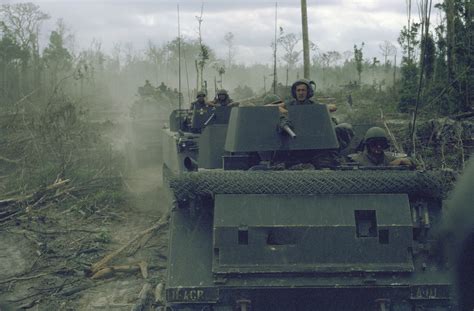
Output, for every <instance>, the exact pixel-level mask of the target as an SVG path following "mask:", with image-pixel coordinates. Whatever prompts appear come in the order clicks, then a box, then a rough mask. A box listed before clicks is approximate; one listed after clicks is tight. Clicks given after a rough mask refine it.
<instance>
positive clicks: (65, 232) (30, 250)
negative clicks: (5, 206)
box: [0, 160, 170, 311]
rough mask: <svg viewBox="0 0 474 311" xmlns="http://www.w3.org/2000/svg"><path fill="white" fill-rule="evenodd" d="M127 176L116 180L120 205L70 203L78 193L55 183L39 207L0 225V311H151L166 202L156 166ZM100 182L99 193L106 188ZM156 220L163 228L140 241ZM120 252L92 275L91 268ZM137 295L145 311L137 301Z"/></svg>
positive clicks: (163, 252) (161, 267) (162, 252)
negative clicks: (101, 188)
mask: <svg viewBox="0 0 474 311" xmlns="http://www.w3.org/2000/svg"><path fill="white" fill-rule="evenodd" d="M134 165H136V163H135V164H134ZM128 171H129V172H128V173H124V174H123V175H122V176H121V177H120V183H121V184H122V188H123V190H122V193H120V194H118V197H119V198H115V196H116V194H111V193H107V190H104V191H103V192H104V193H101V192H100V191H98V193H93V196H95V198H96V197H97V196H100V195H103V196H110V197H111V198H109V197H107V200H102V201H103V202H105V203H103V204H100V205H97V204H95V203H93V202H95V201H93V200H91V199H90V198H89V196H92V194H91V195H89V194H87V195H84V196H83V197H76V196H75V195H73V194H72V193H74V192H73V190H74V191H76V190H77V189H76V188H75V187H73V186H71V187H70V188H64V187H67V186H64V187H63V186H62V184H61V181H60V182H59V183H58V185H59V186H61V188H60V187H59V186H58V189H53V190H52V191H50V190H48V191H49V192H47V193H48V195H46V194H45V195H44V196H43V197H42V198H41V199H43V198H44V197H46V199H45V200H43V201H41V199H40V200H39V201H38V202H40V203H39V204H38V205H36V203H35V204H34V206H26V207H25V211H23V212H22V214H21V216H19V217H11V218H9V219H8V220H7V221H4V222H0V311H4V310H153V309H154V308H155V307H153V306H151V305H152V304H153V302H154V300H155V295H154V293H155V290H156V288H157V285H159V284H160V282H162V281H163V279H164V274H165V266H166V258H167V257H166V256H167V238H168V237H167V224H166V221H163V219H165V218H162V216H163V215H164V214H166V213H165V212H166V211H167V210H168V208H169V205H170V200H169V198H167V196H166V194H165V192H164V191H163V189H162V176H161V163H159V160H157V161H155V163H151V165H148V166H143V165H138V166H137V167H134V168H132V169H129V170H128ZM101 182H102V183H103V184H102V185H103V186H106V185H107V182H108V181H107V180H102V181H101ZM86 186H90V185H86ZM90 187H91V186H90ZM100 187H101V185H98V186H97V189H100ZM60 189H64V190H60ZM68 189H72V190H71V191H67V190H68ZM49 199H51V200H49ZM87 200H90V201H91V202H92V203H90V204H89V203H88V202H89V201H87ZM102 201H101V202H102ZM64 202H66V203H67V204H65V203H64ZM75 202H77V204H76V203H75ZM1 204H2V203H1V202H0V207H1ZM94 204H95V205H94ZM0 211H1V209H0ZM160 219H161V221H162V222H164V225H163V226H160V228H159V229H156V228H155V230H149V231H150V232H149V233H147V234H144V231H146V230H147V229H149V228H152V227H156V225H157V224H158V223H159V221H160ZM126 245H128V246H127V247H124V246H126ZM120 248H123V250H122V251H120V252H119V253H118V254H116V255H115V256H114V257H113V258H112V259H111V260H110V261H108V262H106V263H105V264H104V265H102V266H100V267H99V268H98V269H97V270H96V271H93V268H92V267H93V265H94V264H95V263H97V262H99V261H100V260H101V259H103V258H104V257H105V256H106V255H108V254H111V253H112V252H114V251H116V250H119V249H120ZM97 272H99V273H97ZM144 288H146V289H148V290H147V291H146V293H147V295H145V296H146V298H147V299H145V300H147V303H146V305H147V307H146V308H145V309H144V308H142V307H143V305H144V302H145V301H144V300H143V299H141V298H143V295H142V296H140V297H139V295H140V292H141V291H142V289H144ZM142 294H143V293H142Z"/></svg>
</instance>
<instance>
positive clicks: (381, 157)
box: [349, 127, 413, 166]
mask: <svg viewBox="0 0 474 311" xmlns="http://www.w3.org/2000/svg"><path fill="white" fill-rule="evenodd" d="M363 144H364V151H362V152H359V153H357V154H352V155H349V157H350V158H351V159H352V160H353V161H354V162H357V163H358V164H360V165H362V166H397V165H409V166H411V165H413V163H412V162H411V161H410V160H409V159H408V158H395V157H394V156H391V155H389V154H387V153H386V152H385V150H387V149H388V147H389V143H388V139H387V135H386V134H385V131H384V130H383V129H382V128H380V127H371V128H370V129H369V130H368V131H367V132H366V133H365V136H364V142H363Z"/></svg>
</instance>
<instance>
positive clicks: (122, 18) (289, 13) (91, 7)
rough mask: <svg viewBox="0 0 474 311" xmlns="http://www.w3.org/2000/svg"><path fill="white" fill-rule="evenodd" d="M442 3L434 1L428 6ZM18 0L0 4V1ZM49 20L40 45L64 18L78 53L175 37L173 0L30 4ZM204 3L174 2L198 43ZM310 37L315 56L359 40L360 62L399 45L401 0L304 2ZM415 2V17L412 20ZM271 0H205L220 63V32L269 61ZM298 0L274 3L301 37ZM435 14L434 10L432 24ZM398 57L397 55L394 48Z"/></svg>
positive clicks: (208, 33)
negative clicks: (97, 45)
mask: <svg viewBox="0 0 474 311" xmlns="http://www.w3.org/2000/svg"><path fill="white" fill-rule="evenodd" d="M439 1H440V0H435V1H434V3H437V2H439ZM15 2H18V1H9V0H0V3H15ZM32 2H34V3H36V4H38V5H39V6H40V8H41V10H42V11H44V12H46V13H48V14H49V15H50V16H51V20H50V21H48V22H47V23H46V24H45V25H44V31H43V35H44V38H43V40H47V37H48V33H49V32H50V31H51V30H52V29H53V28H54V24H55V21H56V20H57V19H58V18H62V19H63V20H64V22H65V23H66V25H68V27H69V28H70V29H71V31H72V32H73V33H74V34H75V38H76V45H77V48H87V47H88V46H90V43H91V41H92V40H93V39H96V40H99V41H100V42H101V43H102V48H103V50H104V51H105V52H110V51H111V50H112V47H113V44H114V43H118V42H120V43H129V42H131V43H132V44H133V47H134V49H135V50H143V49H144V48H145V46H146V44H147V42H148V40H152V41H153V42H155V43H157V44H158V45H161V44H162V43H164V42H166V41H169V40H172V39H173V38H175V37H176V36H177V32H178V30H177V20H178V19H177V4H178V2H177V1H173V0H171V1H159V0H142V1H125V0H61V1H60V0H33V1H32ZM201 4H202V1H197V0H183V1H179V7H180V21H181V23H180V24H181V34H182V36H184V37H185V38H197V26H198V23H197V21H196V16H198V15H199V14H200V10H201ZM307 4H308V23H309V37H310V40H311V41H312V42H314V43H316V45H317V46H318V47H319V49H320V50H321V51H330V50H336V51H339V52H341V53H342V52H344V51H347V50H350V51H352V50H353V46H354V44H357V45H360V43H361V42H365V47H364V58H371V57H374V56H376V57H378V58H381V55H380V52H379V47H378V46H379V44H380V43H381V42H383V41H384V40H388V41H391V42H392V43H393V44H395V45H396V46H397V48H399V46H398V43H397V37H398V35H399V32H400V29H401V28H402V27H403V25H405V24H406V1H403V0H307ZM416 6H417V1H413V10H414V11H415V12H414V13H413V16H414V17H415V18H416V19H417V18H418V14H417V13H416ZM274 14H275V1H266V0H252V1H248V0H214V1H205V2H204V13H203V23H202V35H203V40H204V42H205V43H207V44H208V45H209V46H210V47H211V48H212V49H214V50H215V51H216V54H217V56H218V57H221V58H225V54H226V47H225V45H224V39H223V38H224V35H225V34H226V33H227V32H232V33H233V34H234V36H235V38H234V45H235V47H236V56H235V57H236V61H237V62H238V63H245V64H253V63H270V62H271V60H272V50H271V48H270V43H271V41H272V40H273V37H274ZM300 14H301V10H300V1H299V0H291V1H290V0H285V1H278V26H279V27H280V26H281V27H283V29H284V30H285V32H286V33H290V32H292V33H295V34H298V35H300V34H301V15H300ZM439 19H440V17H439V13H438V12H437V11H436V10H434V11H433V12H432V20H433V22H434V23H436V22H437V21H439ZM399 55H400V51H399Z"/></svg>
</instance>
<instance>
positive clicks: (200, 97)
mask: <svg viewBox="0 0 474 311" xmlns="http://www.w3.org/2000/svg"><path fill="white" fill-rule="evenodd" d="M207 106H208V105H207V103H206V93H205V92H203V91H199V92H198V93H197V95H196V100H195V101H193V102H192V103H191V107H190V109H191V110H193V109H203V108H205V107H207Z"/></svg>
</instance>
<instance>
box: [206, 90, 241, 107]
mask: <svg viewBox="0 0 474 311" xmlns="http://www.w3.org/2000/svg"><path fill="white" fill-rule="evenodd" d="M210 105H211V106H220V107H226V106H229V107H232V106H237V105H238V103H234V101H233V100H232V99H231V98H230V97H229V93H228V92H227V90H224V89H220V90H219V91H217V93H216V97H215V98H214V100H213V102H212V103H210Z"/></svg>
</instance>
